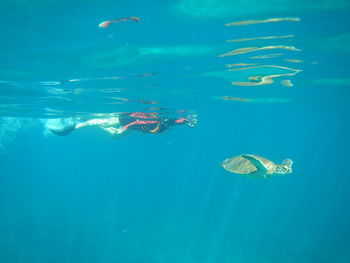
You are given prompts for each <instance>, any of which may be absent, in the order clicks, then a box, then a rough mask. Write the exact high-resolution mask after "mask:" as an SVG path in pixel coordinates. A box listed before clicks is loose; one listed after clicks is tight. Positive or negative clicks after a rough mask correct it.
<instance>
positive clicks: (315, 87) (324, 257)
mask: <svg viewBox="0 0 350 263" xmlns="http://www.w3.org/2000/svg"><path fill="white" fill-rule="evenodd" d="M160 2H161V3H160ZM224 2H225V1H224ZM174 3H175V1H174V2H172V1H169V2H167V1H154V2H151V3H149V4H145V3H141V2H135V3H126V2H124V3H122V2H119V3H118V2H113V1H106V2H103V3H96V2H93V1H82V2H80V3H79V2H77V1H75V3H74V4H70V3H65V2H64V3H56V2H54V1H53V2H39V3H36V2H35V1H33V3H32V4H28V3H22V4H17V5H8V6H7V5H5V4H4V5H3V6H2V7H1V8H2V9H3V10H6V11H7V13H6V15H3V16H2V17H1V20H2V21H1V25H2V26H1V30H2V34H3V36H4V37H2V41H1V48H2V49H1V50H2V51H1V52H2V54H1V55H2V58H3V59H2V60H1V62H0V64H1V69H6V70H14V71H15V70H25V71H29V70H34V71H35V72H34V73H33V74H31V75H20V74H18V73H17V75H13V77H11V76H10V74H8V76H7V77H6V74H5V73H1V76H2V79H3V80H9V81H24V82H28V83H38V82H39V81H48V80H60V79H67V78H88V77H98V76H113V75H115V74H116V75H128V76H131V75H133V74H140V73H144V72H154V71H159V72H160V73H159V77H157V78H155V80H152V81H151V82H153V81H155V82H157V83H160V84H159V86H155V88H154V89H153V90H152V92H153V93H152V95H148V94H150V93H147V90H146V91H145V90H142V91H139V90H137V88H135V89H133V90H132V92H130V94H129V93H127V92H126V95H125V94H124V93H122V96H126V97H128V96H131V98H133V96H134V97H136V98H139V97H141V98H142V97H145V98H146V99H149V98H156V99H157V98H160V101H162V102H164V104H162V106H164V107H166V108H169V109H170V110H171V112H172V111H174V110H176V109H184V110H185V111H194V112H196V113H197V114H198V119H199V121H198V125H197V127H195V128H194V129H190V128H187V127H174V128H173V129H172V130H170V131H168V132H166V133H164V134H160V135H148V134H142V133H133V134H130V135H128V136H126V137H124V138H121V139H120V140H113V139H112V138H110V137H109V136H107V135H106V134H105V133H103V131H101V130H99V129H98V128H86V129H82V130H79V131H76V132H73V133H72V134H71V135H69V136H67V137H55V136H48V137H46V136H44V135H43V127H42V124H41V123H40V121H39V118H47V117H48V116H47V115H45V114H44V113H45V110H46V107H47V106H51V104H50V101H48V102H47V104H43V105H42V104H40V103H41V101H40V96H41V95H40V96H39V95H37V94H39V93H40V92H43V91H42V90H41V89H43V88H44V87H41V86H39V88H38V87H33V85H29V86H28V87H30V88H32V89H29V88H28V90H27V92H28V94H31V95H30V96H27V95H26V94H25V93H22V94H19V93H16V94H15V96H13V98H15V99H14V100H16V99H17V100H21V101H23V102H24V103H23V105H20V107H23V109H24V110H23V115H21V113H20V112H21V111H17V110H14V109H12V108H8V109H9V110H8V111H5V110H4V108H6V106H2V109H1V111H2V112H3V114H2V115H3V116H4V117H7V116H12V117H13V116H15V117H17V118H21V117H23V116H27V115H29V117H32V118H31V120H30V122H31V123H32V124H33V125H32V126H30V128H28V127H27V128H26V126H22V129H13V131H12V132H7V133H5V132H4V130H5V128H6V127H4V123H5V121H4V120H2V122H1V124H2V126H1V129H2V130H1V131H2V132H0V135H1V136H0V137H1V139H2V142H1V144H3V150H2V152H1V153H0V262H4V263H14V262H21V263H34V262H35V263H44V262H45V263H46V262H50V263H55V262H57V263H70V262H86V263H94V262H99V263H107V262H125V263H128V262H132V263H152V262H155V263H163V262H164V263H165V262H167V263H178V262H182V263H185V262H193V263H195V262H201V263H202V262H208V263H211V262H227V263H228V262H252V263H263V262H264V263H265V262H271V263H280V262H284V263H289V262H290V263H297V262H318V263H320V262H332V263H333V262H336V263H345V262H349V261H350V252H349V251H350V238H349V236H350V235H349V234H350V229H349V226H350V225H349V220H350V215H349V211H348V210H349V191H348V188H349V185H350V179H349V176H350V172H349V169H348V166H349V162H350V158H349V152H348V151H349V147H350V141H349V139H348V136H349V132H350V129H349V112H350V111H349V109H350V108H349V105H348V97H349V82H347V81H346V79H348V78H349V64H348V58H349V53H350V52H349V49H347V50H346V47H345V51H344V50H343V49H342V50H341V49H340V48H339V50H338V51H337V49H336V48H334V47H332V46H329V45H328V46H327V45H326V42H325V41H321V40H322V39H324V38H325V37H326V36H333V35H337V34H343V33H344V32H345V33H347V32H348V28H347V26H346V15H344V13H340V12H338V13H337V12H335V11H332V12H331V11H329V12H327V11H326V12H324V11H323V12H321V11H319V10H317V9H315V11H310V10H306V11H305V10H302V11H300V10H294V13H293V12H289V13H288V12H284V13H282V14H278V15H277V16H301V17H302V22H301V23H300V24H298V25H294V24H293V25H292V26H291V25H290V24H288V23H287V24H272V25H271V24H269V25H256V26H252V27H250V28H248V27H247V28H244V27H241V28H233V29H231V28H230V29H228V28H225V27H224V26H223V24H224V23H226V22H231V21H235V20H240V19H243V20H244V19H261V18H265V17H270V14H269V13H268V12H266V10H265V12H262V14H249V12H248V14H241V15H240V14H233V15H232V17H228V18H227V17H223V18H203V17H199V18H198V17H191V16H190V15H188V14H187V15H186V14H181V13H177V12H179V11H176V8H174V7H173V5H175V4H174ZM174 10H175V11H174ZM233 13H234V10H233ZM130 15H133V16H139V17H141V18H142V23H141V22H140V23H135V24H133V23H132V22H130V23H129V22H126V23H124V24H115V25H113V26H111V29H108V30H110V31H108V33H106V31H101V29H99V28H97V26H96V25H97V24H98V23H99V22H101V21H103V20H108V19H114V18H119V17H125V16H130ZM271 15H273V16H276V14H275V13H273V14H271ZM131 28H132V29H131ZM117 29H118V30H117ZM151 29H152V30H153V31H152V30H151ZM119 30H120V31H119ZM259 30H261V32H264V33H263V34H262V35H269V34H271V35H279V34H290V33H295V34H296V35H297V36H298V34H299V38H297V40H296V42H297V43H293V44H295V45H296V46H297V47H298V48H301V49H302V50H303V51H302V53H301V54H298V56H299V57H300V58H301V59H303V60H304V61H305V63H304V64H302V65H301V66H300V65H296V66H297V67H299V68H300V67H301V68H302V69H303V72H301V73H300V74H298V75H297V76H295V77H294V78H293V83H294V87H290V88H286V87H283V86H281V85H271V86H270V87H269V86H263V87H259V86H258V87H256V88H255V87H233V86H232V85H230V84H229V82H230V81H234V80H230V81H228V80H227V79H224V80H223V79H220V78H218V79H216V78H209V77H208V76H206V75H205V76H204V74H202V73H205V72H211V71H220V70H223V69H224V68H223V67H221V68H220V66H219V65H223V64H224V63H241V62H247V61H244V59H243V60H238V59H236V57H234V58H227V59H226V60H224V61H221V60H220V61H218V60H217V57H216V56H215V58H212V55H211V54H212V53H209V54H205V55H203V56H201V55H199V56H196V57H185V58H181V57H180V58H177V57H176V56H175V57H172V56H164V57H161V58H159V57H157V58H156V59H155V61H153V60H152V59H149V60H148V61H147V60H146V61H143V62H142V63H141V64H138V62H135V63H131V64H130V65H129V64H128V65H126V66H123V67H112V68H94V67H89V66H87V65H84V64H82V63H81V58H82V57H84V56H85V55H86V54H87V53H92V54H93V53H94V52H97V51H103V50H104V49H105V48H107V49H111V47H113V46H114V45H115V46H118V45H119V44H120V43H122V44H123V45H125V43H126V42H130V43H132V44H133V45H140V46H142V45H146V46H157V47H162V46H167V45H168V46H169V45H173V46H174V45H195V44H199V45H202V46H203V45H207V46H210V47H213V46H215V48H214V51H213V53H216V55H218V54H221V53H224V52H221V51H223V50H225V51H226V52H227V51H229V50H232V49H233V48H230V46H225V44H222V43H223V42H224V40H226V39H234V38H240V37H242V38H243V37H247V35H248V36H259V35H260V31H259ZM110 33H113V34H116V36H115V37H112V38H111V39H109V38H108V35H109V34H110ZM123 37H127V40H124V39H121V38H123ZM113 41H115V42H113ZM347 41H349V40H347ZM319 43H325V44H324V45H325V46H324V47H323V46H322V44H319ZM348 44H349V43H348ZM216 45H217V46H216ZM243 45H248V44H243ZM344 46H346V42H345V43H344ZM344 46H343V47H342V48H344ZM332 48H333V49H332ZM293 55H294V54H293ZM213 57H214V56H213ZM157 59H158V60H157ZM168 59H169V61H170V62H169V61H168ZM311 61H318V62H319V64H310V62H311ZM184 66H191V67H193V68H194V70H193V72H192V71H191V72H190V73H191V74H192V73H193V75H191V76H190V77H189V78H188V77H187V76H182V77H179V76H178V75H177V74H176V73H179V74H180V73H181V72H182V70H183V68H184ZM293 66H294V65H292V66H291V67H293ZM1 72H3V71H1ZM170 73H171V74H170ZM172 74H174V75H172ZM320 79H342V80H343V83H342V84H341V85H331V84H327V82H326V81H324V84H315V82H313V80H320ZM320 82H321V83H322V81H320ZM97 84H98V83H97ZM134 84H137V85H138V84H139V82H137V81H135V82H131V84H128V83H127V85H130V86H132V85H134ZM84 85H85V86H86V88H89V89H91V88H92V87H93V85H96V83H93V84H90V82H86V83H82V84H81V86H79V87H80V88H85V86H84ZM101 85H105V84H103V83H102V84H101ZM25 88H26V86H24V89H25ZM68 88H69V87H68ZM24 89H22V90H21V91H20V92H23V90H24ZM4 90H5V88H4ZM8 90H9V89H6V96H7V95H8V92H9V91H8ZM170 91H172V92H170ZM175 91H176V92H175ZM3 94H5V92H4V93H3ZM40 94H41V93H40ZM154 94H156V95H154ZM96 95H98V93H96ZM6 96H5V95H4V96H3V97H2V98H1V99H2V101H4V102H5V101H6V102H7V103H9V104H10V103H12V100H10V99H9V100H7V97H6ZM122 96H121V97H122ZM217 96H234V97H240V96H243V97H248V98H258V97H262V98H264V97H282V98H288V99H290V100H291V102H290V103H245V102H238V101H223V100H219V99H215V98H216V97H217ZM38 97H39V99H38ZM84 101H85V102H86V103H85V104H79V103H77V104H74V101H73V103H72V104H69V105H67V106H66V107H67V108H65V104H57V105H53V106H52V107H53V108H55V107H57V108H60V109H61V110H67V112H72V111H74V110H77V111H79V107H86V109H91V110H92V111H94V110H95V107H96V105H95V104H94V103H96V101H95V100H94V93H92V97H91V98H90V97H88V98H84ZM25 102H27V104H26V103H25ZM86 104H87V105H88V106H86ZM97 106H98V107H100V105H97ZM132 106H133V105H131V106H129V105H125V106H123V105H117V108H115V111H116V112H120V111H132V110H133V107H132ZM141 106H142V107H144V106H145V105H141ZM146 106H147V105H146ZM151 106H152V105H151ZM135 107H136V108H135V110H139V108H140V105H136V106H135ZM28 109H29V110H28ZM84 109H85V108H84ZM30 110H32V111H30ZM110 110H111V108H110V107H109V106H106V108H102V109H101V112H110ZM5 113H8V114H5ZM33 117H37V118H33ZM6 123H7V125H9V123H11V122H6ZM10 137H11V138H12V140H9V138H10ZM242 153H252V154H257V155H261V156H264V157H266V158H268V159H271V160H273V161H275V162H276V163H279V162H281V161H282V159H285V158H291V159H293V161H294V166H293V174H291V175H287V176H284V177H279V178H272V179H270V180H252V179H247V178H244V177H239V176H237V175H234V174H230V173H228V172H227V171H225V170H224V169H222V168H221V167H220V162H221V161H223V160H224V159H225V158H229V157H232V156H235V155H239V154H242Z"/></svg>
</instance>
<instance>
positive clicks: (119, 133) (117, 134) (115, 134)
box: [100, 126, 131, 138]
mask: <svg viewBox="0 0 350 263" xmlns="http://www.w3.org/2000/svg"><path fill="white" fill-rule="evenodd" d="M100 128H101V129H102V130H104V131H105V132H108V133H109V134H110V135H112V136H113V137H114V138H120V137H121V136H125V135H127V134H129V133H130V132H131V130H127V129H125V130H124V129H120V128H119V129H117V128H114V127H102V126H101V127H100Z"/></svg>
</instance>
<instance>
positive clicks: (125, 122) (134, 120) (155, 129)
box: [46, 112, 197, 137]
mask: <svg viewBox="0 0 350 263" xmlns="http://www.w3.org/2000/svg"><path fill="white" fill-rule="evenodd" d="M50 121H51V122H52V120H48V121H47V122H48V123H47V124H46V127H47V128H48V129H49V130H50V131H51V132H52V133H54V134H56V135H58V136H66V135H68V134H70V133H71V132H72V131H74V130H78V129H81V128H84V127H88V126H97V127H99V128H101V129H103V130H104V131H106V132H108V133H109V134H111V135H112V136H113V137H120V136H122V135H126V134H129V133H130V132H132V131H140V132H143V133H151V134H159V133H163V132H164V131H166V130H169V129H170V128H171V127H173V126H177V125H182V124H186V125H188V126H189V127H192V128H193V127H195V125H196V123H197V119H195V118H194V117H192V116H190V117H189V118H182V117H180V118H167V117H159V116H156V115H154V114H151V113H144V112H134V113H131V114H127V115H121V116H119V117H110V118H105V119H91V120H87V121H81V120H74V119H72V118H70V119H63V120H62V119H58V121H56V125H50ZM57 123H59V124H60V125H57Z"/></svg>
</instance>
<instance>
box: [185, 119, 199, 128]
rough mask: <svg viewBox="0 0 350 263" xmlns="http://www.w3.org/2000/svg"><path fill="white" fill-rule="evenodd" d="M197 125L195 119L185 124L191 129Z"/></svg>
mask: <svg viewBox="0 0 350 263" xmlns="http://www.w3.org/2000/svg"><path fill="white" fill-rule="evenodd" d="M196 124H197V119H190V120H189V122H188V123H187V125H188V126H190V127H191V128H194V127H195V126H196Z"/></svg>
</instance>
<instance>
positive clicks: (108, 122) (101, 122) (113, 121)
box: [75, 117, 120, 129]
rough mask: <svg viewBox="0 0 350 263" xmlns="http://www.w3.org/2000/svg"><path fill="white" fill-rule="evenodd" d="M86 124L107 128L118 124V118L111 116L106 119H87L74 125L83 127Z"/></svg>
mask: <svg viewBox="0 0 350 263" xmlns="http://www.w3.org/2000/svg"><path fill="white" fill-rule="evenodd" d="M87 126H101V128H102V127H105V128H108V127H112V126H120V123H119V119H118V118H115V117H112V118H108V119H91V120H88V121H84V122H80V123H78V124H77V125H75V128H76V129H80V128H84V127H87Z"/></svg>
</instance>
